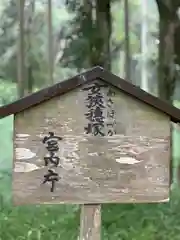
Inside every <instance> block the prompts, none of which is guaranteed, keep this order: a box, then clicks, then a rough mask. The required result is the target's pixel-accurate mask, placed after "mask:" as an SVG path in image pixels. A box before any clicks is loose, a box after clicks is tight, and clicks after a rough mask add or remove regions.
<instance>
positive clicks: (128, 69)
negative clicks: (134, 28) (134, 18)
mask: <svg viewBox="0 0 180 240" xmlns="http://www.w3.org/2000/svg"><path fill="white" fill-rule="evenodd" d="M124 30H125V56H126V61H125V78H126V79H127V80H128V81H130V80H131V57H130V36H129V0H124Z"/></svg>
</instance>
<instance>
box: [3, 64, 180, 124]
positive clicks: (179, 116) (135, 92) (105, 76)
mask: <svg viewBox="0 0 180 240" xmlns="http://www.w3.org/2000/svg"><path fill="white" fill-rule="evenodd" d="M97 78H98V79H101V80H103V81H105V82H107V83H108V84H111V85H113V86H115V87H117V88H118V89H120V90H121V91H123V92H124V93H126V94H128V95H130V96H132V97H134V98H136V99H138V100H140V101H141V102H144V103H146V104H148V105H150V106H152V107H154V108H156V109H158V110H159V111H161V112H164V113H165V114H167V115H168V116H169V117H170V119H171V121H173V122H180V110H179V109H178V108H176V107H174V106H172V105H171V104H169V103H167V102H165V101H162V100H161V99H159V98H157V97H154V96H153V95H151V94H149V93H147V92H145V91H143V90H142V89H140V88H139V87H137V86H135V85H133V84H131V83H130V82H128V81H126V80H123V79H122V78H120V77H118V76H116V75H114V74H112V73H110V72H108V71H106V70H105V69H103V68H102V67H94V68H92V69H90V70H88V71H86V72H84V73H82V74H79V75H77V76H75V77H72V78H70V79H67V80H65V81H63V82H60V83H57V84H55V85H53V86H51V87H48V88H44V89H42V90H40V91H38V92H35V93H33V94H31V95H29V96H26V97H24V98H21V99H19V100H17V101H15V102H12V103H10V104H8V105H5V106H2V107H0V118H4V117H6V116H9V115H11V114H16V113H19V112H21V111H23V110H25V109H28V108H30V107H33V106H35V105H38V104H40V103H42V102H44V101H47V100H49V99H51V98H53V97H55V96H59V95H62V94H64V93H67V92H68V91H70V90H73V89H74V88H76V87H78V86H80V85H83V84H85V83H88V82H91V81H92V80H95V79H97Z"/></svg>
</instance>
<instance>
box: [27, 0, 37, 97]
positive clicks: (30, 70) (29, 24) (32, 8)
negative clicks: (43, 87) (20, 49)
mask: <svg viewBox="0 0 180 240" xmlns="http://www.w3.org/2000/svg"><path fill="white" fill-rule="evenodd" d="M34 12H35V0H31V2H30V6H29V9H28V19H27V26H26V44H27V48H26V49H27V50H26V53H27V56H26V57H27V72H26V73H27V83H26V95H27V94H30V93H32V92H33V82H34V81H33V66H32V65H33V63H32V61H33V59H32V55H31V54H32V48H33V46H32V39H31V37H32V29H33V16H34Z"/></svg>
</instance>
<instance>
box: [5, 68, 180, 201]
mask: <svg viewBox="0 0 180 240" xmlns="http://www.w3.org/2000/svg"><path fill="white" fill-rule="evenodd" d="M118 81H119V82H118ZM111 83H112V84H111ZM40 96H41V97H40ZM179 112H180V111H179V110H178V109H176V108H175V107H172V106H170V105H168V104H167V103H165V102H162V101H161V100H159V99H158V98H156V97H154V96H151V95H149V94H147V93H145V92H144V91H142V90H141V89H139V88H137V87H135V86H133V85H131V84H130V83H127V82H125V81H124V80H122V79H120V78H118V77H116V76H114V75H113V74H111V73H108V72H106V71H105V70H103V69H102V68H94V69H93V70H91V71H88V72H86V73H84V74H82V75H78V76H76V77H75V78H72V79H70V80H67V81H65V82H63V83H59V84H57V85H55V86H53V87H51V88H48V89H46V90H41V91H40V92H38V93H35V94H32V95H30V96H28V97H25V98H24V99H20V100H19V101H17V102H15V103H12V104H10V105H8V106H5V107H2V108H0V116H1V117H4V116H7V115H9V114H12V113H14V114H15V118H14V170H13V201H14V203H15V204H16V205H22V204H39V203H58V204H59V203H76V204H87V203H90V204H95V203H130V202H139V203H140V202H159V201H168V198H169V186H170V153H171V150H170V141H169V139H170V121H171V120H173V121H174V122H177V121H178V117H179V116H180V114H179Z"/></svg>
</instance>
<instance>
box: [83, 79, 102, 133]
mask: <svg viewBox="0 0 180 240" xmlns="http://www.w3.org/2000/svg"><path fill="white" fill-rule="evenodd" d="M102 87H104V85H102V84H99V83H97V82H95V83H93V84H92V85H90V86H88V87H85V88H84V89H83V90H85V91H87V98H86V107H87V109H88V111H87V112H86V113H85V117H86V119H87V120H88V125H87V126H86V127H85V128H84V130H85V133H86V134H92V135H93V136H98V135H99V136H105V133H104V125H105V122H104V120H105V116H104V115H103V109H104V108H105V103H104V98H103V95H102V93H101V88H102Z"/></svg>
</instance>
